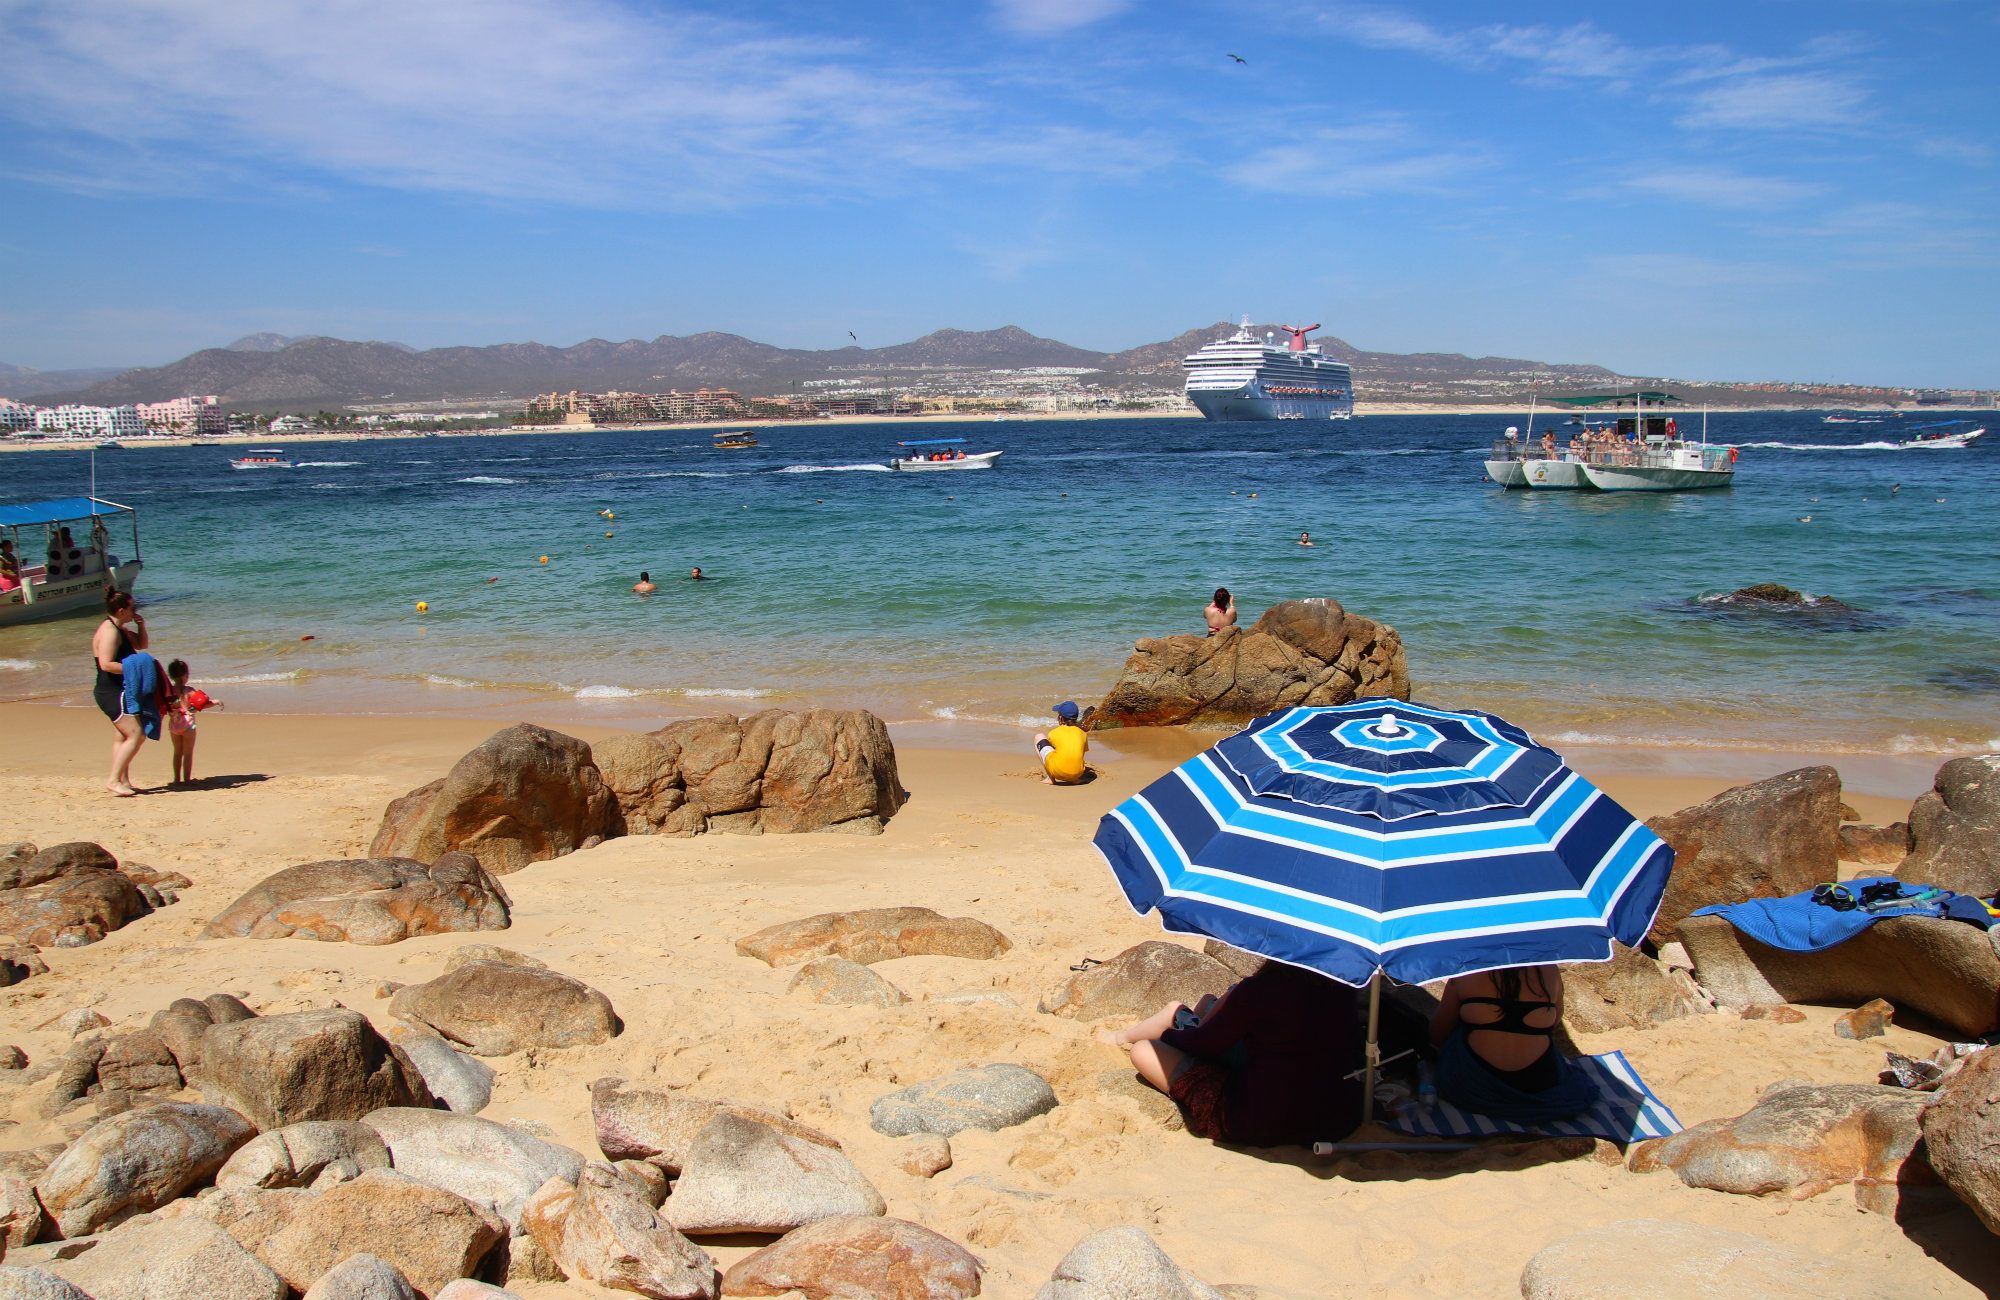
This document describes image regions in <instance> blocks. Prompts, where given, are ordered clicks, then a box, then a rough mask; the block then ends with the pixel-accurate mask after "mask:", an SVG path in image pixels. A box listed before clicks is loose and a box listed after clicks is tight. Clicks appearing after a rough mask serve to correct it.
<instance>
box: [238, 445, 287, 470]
mask: <svg viewBox="0 0 2000 1300" xmlns="http://www.w3.org/2000/svg"><path fill="white" fill-rule="evenodd" d="M229 468H231V469H294V468H296V466H294V465H293V464H292V462H291V461H289V460H286V459H285V449H284V448H283V447H260V448H257V449H255V450H253V451H250V452H247V453H245V454H244V455H241V456H232V457H231V458H230V460H229Z"/></svg>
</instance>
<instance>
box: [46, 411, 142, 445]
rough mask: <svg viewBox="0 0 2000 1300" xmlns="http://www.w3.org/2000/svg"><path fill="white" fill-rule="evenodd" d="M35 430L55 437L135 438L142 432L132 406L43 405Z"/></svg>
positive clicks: (139, 420)
mask: <svg viewBox="0 0 2000 1300" xmlns="http://www.w3.org/2000/svg"><path fill="white" fill-rule="evenodd" d="M35 431H36V432H37V433H41V434H44V435H52V436H55V437H64V436H68V437H93V438H137V437H139V436H140V435H141V434H143V433H145V432H146V425H145V422H144V421H143V420H141V419H140V418H139V409H138V408H137V407H135V406H44V407H38V408H37V409H36V411H35Z"/></svg>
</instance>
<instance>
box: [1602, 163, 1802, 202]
mask: <svg viewBox="0 0 2000 1300" xmlns="http://www.w3.org/2000/svg"><path fill="white" fill-rule="evenodd" d="M1625 184H1626V186H1627V188H1630V189H1635V190H1640V191H1643V192H1645V193H1648V194H1657V195H1660V196H1661V197H1663V198H1669V199H1675V200H1678V201H1680V202H1683V203H1694V204H1699V205H1700V206H1702V207H1709V208H1724V209H1732V210H1743V211H1753V212H1754V211H1768V210H1769V209H1771V208H1781V207H1790V206H1792V205H1794V204H1798V203H1803V202H1805V201H1806V200H1808V199H1813V198H1817V197H1819V196H1820V195H1822V194H1825V193H1826V191H1827V187H1826V186H1824V185H1820V184H1816V183H1813V182H1809V181H1793V180H1786V179H1784V178H1783V177H1779V176H1750V175H1746V174H1744V173H1742V172H1737V171H1731V170H1729V169H1727V168H1723V167H1656V168H1653V169H1652V170H1650V171H1645V172H1641V173H1639V174H1637V175H1635V176H1632V177H1630V178H1628V179H1627V180H1626V182H1625Z"/></svg>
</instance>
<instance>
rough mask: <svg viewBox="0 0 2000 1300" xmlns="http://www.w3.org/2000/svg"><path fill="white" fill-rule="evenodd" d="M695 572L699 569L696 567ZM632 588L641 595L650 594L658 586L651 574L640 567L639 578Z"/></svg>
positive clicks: (657, 588)
mask: <svg viewBox="0 0 2000 1300" xmlns="http://www.w3.org/2000/svg"><path fill="white" fill-rule="evenodd" d="M695 572H696V573H699V572H701V570H699V569H697V570H695ZM632 590H634V591H636V592H638V593H639V594H640V595H641V596H650V595H652V594H653V593H654V592H656V591H658V590H659V587H658V586H656V585H655V584H654V582H653V575H652V574H650V573H648V572H646V571H645V570H644V569H641V570H639V580H638V581H637V582H635V583H633V584H632Z"/></svg>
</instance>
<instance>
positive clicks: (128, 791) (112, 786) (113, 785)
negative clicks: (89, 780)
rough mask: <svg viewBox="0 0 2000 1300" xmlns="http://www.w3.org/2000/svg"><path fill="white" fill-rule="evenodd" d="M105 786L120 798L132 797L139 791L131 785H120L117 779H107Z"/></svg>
mask: <svg viewBox="0 0 2000 1300" xmlns="http://www.w3.org/2000/svg"><path fill="white" fill-rule="evenodd" d="M104 788H105V789H107V790H109V791H110V792H111V793H113V794H115V795H117V796H118V797H119V798H120V799H130V798H131V797H132V796H133V795H135V794H137V793H139V792H138V791H137V790H135V789H133V788H132V787H131V786H129V785H120V784H118V783H117V782H116V781H106V782H105V783H104Z"/></svg>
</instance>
